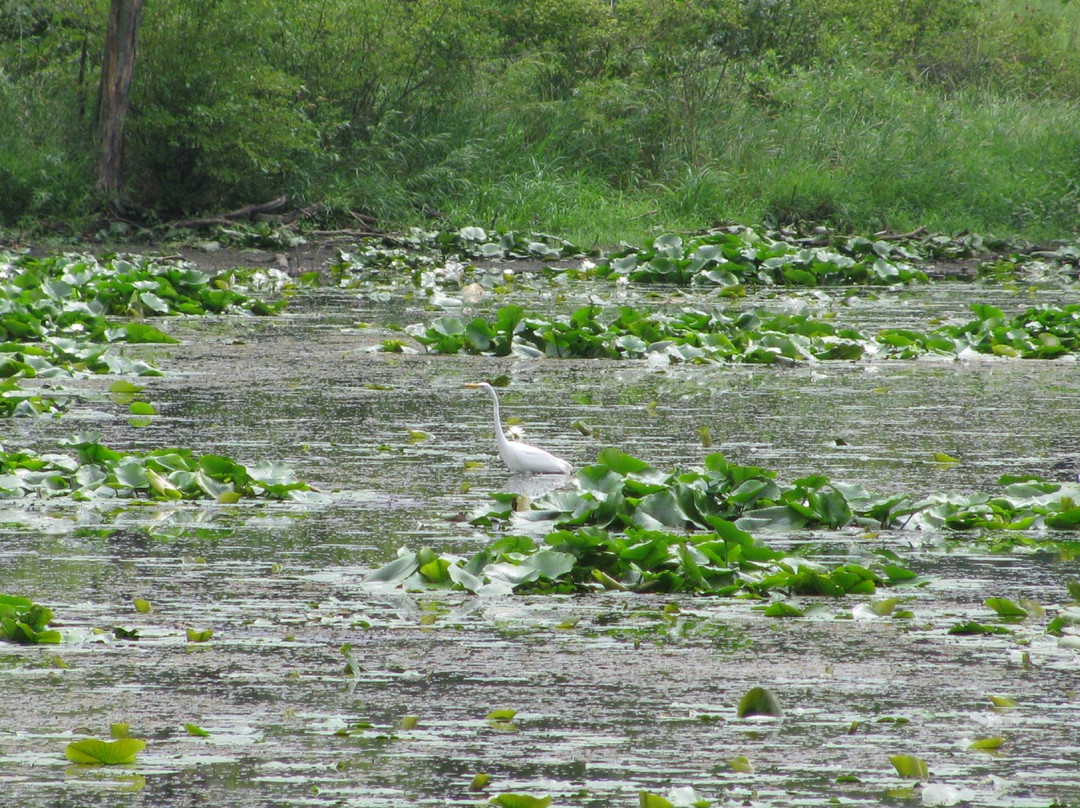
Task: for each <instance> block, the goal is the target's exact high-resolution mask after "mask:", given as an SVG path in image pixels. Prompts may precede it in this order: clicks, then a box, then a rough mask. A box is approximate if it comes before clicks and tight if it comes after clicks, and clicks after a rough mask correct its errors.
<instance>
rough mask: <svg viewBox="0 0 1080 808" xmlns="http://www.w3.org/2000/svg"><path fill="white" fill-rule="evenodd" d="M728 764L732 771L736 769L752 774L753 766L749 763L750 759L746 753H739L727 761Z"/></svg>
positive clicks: (742, 772)
mask: <svg viewBox="0 0 1080 808" xmlns="http://www.w3.org/2000/svg"><path fill="white" fill-rule="evenodd" d="M728 765H729V766H730V767H731V769H732V771H737V772H739V773H741V774H753V773H754V766H753V765H752V764H751V763H750V759H749V758H747V757H746V755H739V756H738V757H734V758H732V759H731V760H729V761H728Z"/></svg>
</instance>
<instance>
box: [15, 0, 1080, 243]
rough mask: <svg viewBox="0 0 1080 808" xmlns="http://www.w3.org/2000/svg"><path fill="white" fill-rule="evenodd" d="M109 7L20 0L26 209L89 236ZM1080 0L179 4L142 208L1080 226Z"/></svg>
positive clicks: (142, 68) (153, 40)
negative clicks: (280, 204)
mask: <svg viewBox="0 0 1080 808" xmlns="http://www.w3.org/2000/svg"><path fill="white" fill-rule="evenodd" d="M107 8H108V0H41V1H39V2H33V1H32V0H0V120H3V121H4V125H3V126H0V226H4V227H7V228H11V227H18V228H26V227H31V228H40V227H41V226H42V225H43V224H44V225H49V224H54V223H59V222H63V223H66V226H68V227H71V228H74V229H75V230H78V229H79V228H80V227H83V226H85V225H86V224H87V223H89V222H90V221H92V212H93V211H94V210H95V209H100V206H101V204H102V203H103V202H104V201H106V200H101V199H96V198H95V197H94V192H93V163H94V159H95V155H96V153H95V148H94V142H93V133H94V110H95V106H96V97H97V77H98V71H99V69H100V62H101V50H102V42H103V36H104V28H105V21H106V16H107ZM1078 100H1080V2H1070V0H1028V1H1027V2H1020V1H1019V0H153V2H149V3H147V4H146V6H145V8H144V17H143V23H142V28H141V31H140V37H139V51H138V61H137V63H136V67H135V78H134V86H133V96H132V109H131V115H130V118H129V121H128V128H127V146H126V171H125V186H124V188H125V191H124V198H125V201H126V202H127V203H128V204H129V205H130V206H132V208H134V209H136V210H139V211H141V215H142V216H143V217H144V218H145V220H148V221H150V222H153V221H155V220H167V219H169V218H172V217H177V216H181V215H186V214H192V213H195V212H200V211H203V212H206V211H210V212H213V211H219V210H224V209H229V208H231V207H236V206H240V205H244V204H249V203H252V202H263V201H268V200H269V199H271V198H273V197H275V196H277V195H279V194H288V195H289V196H290V197H291V199H292V200H293V203H294V204H298V205H300V204H302V205H311V204H317V205H318V208H317V210H318V216H319V219H320V220H321V221H323V222H325V223H326V224H333V223H335V222H342V221H351V220H350V219H348V212H349V211H353V212H357V213H364V214H368V215H373V216H376V217H378V219H379V222H380V225H381V226H382V227H401V226H405V225H409V224H426V223H430V220H429V219H427V218H426V216H427V213H425V211H427V212H428V213H430V211H431V210H432V209H437V210H439V211H441V212H442V213H443V214H445V216H446V217H447V221H448V222H449V224H452V225H458V226H460V225H463V224H478V225H482V226H485V227H494V228H500V229H519V230H530V229H540V230H544V231H550V232H557V233H559V234H560V235H564V236H567V237H571V238H573V239H575V240H576V241H578V242H579V243H584V244H588V243H592V242H593V241H600V242H601V243H614V242H616V241H618V240H619V239H620V238H630V239H633V238H637V237H641V236H645V235H647V234H648V233H650V232H654V231H656V230H666V231H671V230H689V229H696V228H701V227H706V226H709V225H713V224H716V223H721V222H730V221H739V222H745V223H756V222H764V223H767V224H786V223H790V222H793V221H807V222H815V223H823V224H828V225H832V226H835V227H838V228H841V229H851V230H858V231H864V232H865V231H870V230H877V229H881V228H891V229H894V230H899V231H903V230H908V229H912V228H914V227H917V226H920V225H925V226H928V227H930V228H931V229H933V230H937V231H958V230H962V229H970V230H974V231H978V232H982V233H993V234H995V235H999V236H1006V235H1019V236H1023V237H1027V238H1030V239H1033V240H1040V239H1046V238H1055V237H1064V238H1069V237H1075V235H1076V232H1077V229H1078V221H1080V107H1078Z"/></svg>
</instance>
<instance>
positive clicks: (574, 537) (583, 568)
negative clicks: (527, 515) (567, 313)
mask: <svg viewBox="0 0 1080 808" xmlns="http://www.w3.org/2000/svg"><path fill="white" fill-rule="evenodd" d="M713 526H714V530H713V531H711V532H708V533H701V534H696V535H692V536H687V535H681V534H675V533H672V532H669V531H664V530H649V529H645V528H634V527H630V528H627V529H626V530H625V532H622V533H618V534H616V533H609V532H607V531H605V530H599V529H596V528H582V529H579V530H557V531H552V532H551V533H548V534H547V536H546V537H545V539H544V544H543V545H537V544H536V543H535V542H534V541H533V540H532V539H531V538H529V537H528V536H505V537H502V538H500V539H497V540H496V541H495V542H493V543H492V544H491V545H489V546H488V547H485V548H484V549H483V550H481V551H480V552H478V553H475V554H474V555H473V556H471V557H469V558H463V557H461V556H457V555H452V554H444V555H436V554H435V553H434V551H432V550H431V549H430V548H423V549H421V550H420V551H419V552H413V551H412V550H409V549H407V548H402V549H401V550H399V551H398V557H397V558H396V559H394V560H393V561H392V562H390V563H389V564H387V565H385V566H383V567H380V568H377V569H375V570H373V571H372V572H371V573H370V574H369V575H368V576H367V577H366V578H365V579H364V580H365V582H366V583H368V584H374V583H382V584H393V585H398V586H405V587H407V588H414V587H415V588H419V587H426V586H436V587H440V586H441V587H452V586H456V587H460V588H462V589H466V590H468V591H470V592H475V593H477V594H481V595H490V594H500V595H501V594H509V593H511V592H519V593H523V592H581V591H591V590H599V589H613V590H621V591H632V592H693V593H696V594H703V595H716V596H728V597H732V596H740V597H764V596H766V595H768V594H770V593H774V592H784V593H786V594H791V595H825V596H832V597H840V596H843V595H846V594H865V595H869V594H873V593H874V592H875V591H877V587H878V586H882V585H885V586H891V585H894V584H897V583H902V582H905V581H909V580H911V579H913V578H915V575H914V573H912V572H910V571H909V570H907V569H905V568H904V567H901V566H898V565H895V564H882V565H877V566H878V567H879V568H878V569H871V568H869V567H866V566H863V565H861V564H854V563H847V564H841V565H838V566H834V567H832V568H829V567H827V566H825V565H822V564H817V563H815V562H813V561H810V560H808V559H805V558H799V557H796V556H794V555H790V554H786V553H783V552H779V551H776V550H773V549H771V548H770V547H768V546H767V545H765V544H762V543H761V542H759V541H757V540H755V539H754V537H753V536H751V535H750V534H749V533H747V532H746V531H743V530H740V529H739V528H737V527H736V526H735V525H734V524H732V523H731V522H728V521H726V520H723V519H715V520H713Z"/></svg>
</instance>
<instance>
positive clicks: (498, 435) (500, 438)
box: [484, 387, 509, 447]
mask: <svg viewBox="0 0 1080 808" xmlns="http://www.w3.org/2000/svg"><path fill="white" fill-rule="evenodd" d="M484 389H485V390H486V391H487V394H488V396H489V397H490V398H491V403H492V404H493V405H494V407H495V440H496V441H497V442H498V444H499V446H500V447H502V446H505V445H507V444H508V443H509V441H508V440H507V439H506V434H505V433H504V432H503V428H502V414H501V413H500V412H499V395H498V393H496V392H495V391H494V390H493V389H492V388H490V387H486V388H484Z"/></svg>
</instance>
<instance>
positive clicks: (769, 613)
mask: <svg viewBox="0 0 1080 808" xmlns="http://www.w3.org/2000/svg"><path fill="white" fill-rule="evenodd" d="M762 614H764V615H765V616H766V617H805V616H806V612H804V611H803V610H802V609H799V608H797V607H795V606H792V605H791V604H790V603H785V602H784V601H782V600H778V601H776V602H775V603H771V604H769V607H768V608H767V609H765V611H764V612H762Z"/></svg>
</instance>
